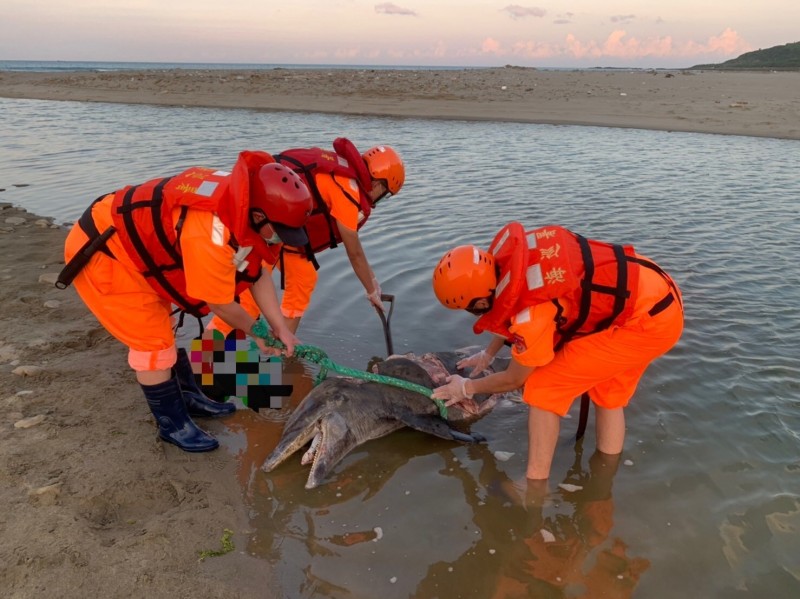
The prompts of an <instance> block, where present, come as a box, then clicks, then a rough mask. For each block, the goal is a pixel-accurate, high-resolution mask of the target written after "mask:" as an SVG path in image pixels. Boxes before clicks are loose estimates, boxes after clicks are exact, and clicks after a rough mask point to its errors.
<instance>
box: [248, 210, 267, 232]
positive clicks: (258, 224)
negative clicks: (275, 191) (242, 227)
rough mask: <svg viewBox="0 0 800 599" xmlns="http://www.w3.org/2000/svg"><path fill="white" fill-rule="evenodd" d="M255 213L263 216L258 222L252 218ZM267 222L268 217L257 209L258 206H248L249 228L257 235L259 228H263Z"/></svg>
mask: <svg viewBox="0 0 800 599" xmlns="http://www.w3.org/2000/svg"><path fill="white" fill-rule="evenodd" d="M255 214H260V215H262V216H263V219H262V220H261V221H260V222H257V221H256V219H255V218H254V215H255ZM268 224H269V219H268V218H267V215H266V214H264V212H263V211H261V210H259V209H258V208H250V228H251V229H253V230H254V231H255V232H256V233H258V234H259V235H260V234H261V229H263V228H264V227H265V226H266V225H268Z"/></svg>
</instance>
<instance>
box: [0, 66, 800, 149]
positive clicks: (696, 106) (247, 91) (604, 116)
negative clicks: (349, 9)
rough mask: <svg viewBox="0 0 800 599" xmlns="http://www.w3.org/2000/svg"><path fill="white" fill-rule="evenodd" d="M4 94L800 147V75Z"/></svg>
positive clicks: (404, 77)
mask: <svg viewBox="0 0 800 599" xmlns="http://www.w3.org/2000/svg"><path fill="white" fill-rule="evenodd" d="M0 97H7V98H36V99H46V100H73V101H90V102H123V103H133V104H159V105H169V106H175V105H178V106H205V107H220V108H251V109H257V110H291V111H303V112H325V113H336V114H354V115H384V116H395V117H411V118H435V119H465V120H483V121H511V122H525V123H548V124H560V125H595V126H608V127H632V128H640V129H657V130H666V131H690V132H699V133H718V134H730V135H749V136H759V137H777V138H785V139H800V73H798V72H718V71H662V70H658V71H656V70H652V71H632V72H627V71H605V70H597V71H591V70H590V71H542V70H536V69H532V68H521V67H502V68H490V69H463V70H372V69H362V70H359V69H272V70H250V71H247V70H241V71H238V70H197V71H194V70H183V69H172V70H164V71H124V72H106V73H88V72H75V73H19V72H8V71H7V72H0Z"/></svg>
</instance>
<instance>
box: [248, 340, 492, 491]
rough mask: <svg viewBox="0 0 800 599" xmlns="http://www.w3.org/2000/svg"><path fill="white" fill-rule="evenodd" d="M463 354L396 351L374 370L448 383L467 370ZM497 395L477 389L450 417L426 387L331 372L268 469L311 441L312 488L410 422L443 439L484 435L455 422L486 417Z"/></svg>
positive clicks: (298, 413)
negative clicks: (364, 447)
mask: <svg viewBox="0 0 800 599" xmlns="http://www.w3.org/2000/svg"><path fill="white" fill-rule="evenodd" d="M463 357H464V355H462V354H459V353H457V352H437V353H430V354H424V355H423V356H419V357H417V356H415V355H414V354H406V355H404V356H391V357H389V358H388V359H386V360H385V361H383V362H380V363H379V364H377V366H376V368H374V370H377V372H378V374H385V375H387V376H392V377H395V378H399V379H403V380H406V381H410V382H413V383H417V384H419V385H423V386H425V387H428V388H429V389H433V388H434V387H437V386H439V385H441V384H443V383H444V377H445V376H446V375H447V374H453V373H457V374H461V375H462V376H467V373H465V372H463V371H459V370H458V369H457V368H456V362H458V360H460V359H461V358H463ZM496 401H497V400H496V398H495V396H488V395H483V396H481V395H476V396H475V398H474V399H473V400H472V401H471V402H469V403H468V404H467V405H465V406H463V407H461V406H459V407H456V406H451V407H449V408H448V418H447V420H444V419H442V418H441V417H440V416H439V409H438V407H437V406H436V404H435V403H434V402H433V401H432V400H431V399H429V398H428V397H425V396H424V395H422V394H421V393H417V392H415V391H408V390H405V389H401V388H399V387H393V386H390V385H385V384H382V383H373V382H367V381H363V380H358V379H351V378H343V377H337V378H329V379H326V380H325V381H323V382H322V383H320V384H319V385H317V386H316V387H315V388H314V389H312V390H311V392H310V393H309V394H308V395H307V396H306V397H305V398H304V399H303V400H302V401H301V402H300V404H299V405H298V406H297V408H296V409H295V411H294V412H293V413H292V415H291V417H290V418H289V420H288V421H287V422H286V426H285V427H284V429H283V434H282V436H281V439H280V441H279V442H278V445H277V446H276V447H275V449H274V450H273V451H272V453H271V454H270V455H269V457H268V458H267V460H266V461H265V462H264V465H263V466H262V469H263V470H264V471H266V472H270V471H272V470H274V469H275V468H276V467H277V466H278V465H280V464H281V463H282V462H283V461H285V460H286V459H287V458H288V457H289V456H291V455H292V454H293V453H295V452H296V451H297V450H298V449H300V448H301V447H303V446H305V445H306V444H307V443H309V442H311V448H310V449H309V450H308V451H307V452H306V453H305V455H304V456H303V458H302V460H301V462H302V463H303V464H307V463H308V462H311V471H310V472H309V475H308V480H307V482H306V488H307V489H313V488H314V487H317V486H318V485H320V484H321V483H322V482H324V481H325V479H326V478H328V476H329V475H330V474H331V472H332V471H333V469H334V467H335V466H336V465H337V464H338V463H339V462H340V461H341V460H342V459H343V458H344V457H345V456H346V455H347V454H348V453H350V452H351V451H352V450H353V449H354V448H355V447H357V446H358V445H361V444H362V443H365V442H367V441H369V440H371V439H377V438H379V437H383V436H385V435H388V434H389V433H392V432H394V431H396V430H399V429H401V428H403V427H405V426H408V427H410V428H413V429H416V430H418V431H422V432H423V433H428V434H430V435H435V436H437V437H441V438H443V439H450V440H454V441H466V442H475V441H481V440H483V439H482V438H480V437H479V436H476V435H469V434H466V433H464V432H461V431H458V430H455V429H454V428H453V427H454V426H459V427H461V428H462V429H463V427H464V426H466V425H469V424H471V423H472V422H475V421H476V420H478V419H480V418H482V417H483V416H485V415H486V414H488V413H489V412H490V411H491V410H492V408H493V407H494V406H495V404H496Z"/></svg>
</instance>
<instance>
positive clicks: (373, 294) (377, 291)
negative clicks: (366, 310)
mask: <svg viewBox="0 0 800 599" xmlns="http://www.w3.org/2000/svg"><path fill="white" fill-rule="evenodd" d="M367 299H368V300H369V301H370V303H371V304H372V305H373V306H375V307H376V308H377V309H378V310H380V311H381V312H385V311H386V310H385V309H384V307H383V300H382V299H381V286H380V285H379V284H378V280H377V279H372V291H369V292H367Z"/></svg>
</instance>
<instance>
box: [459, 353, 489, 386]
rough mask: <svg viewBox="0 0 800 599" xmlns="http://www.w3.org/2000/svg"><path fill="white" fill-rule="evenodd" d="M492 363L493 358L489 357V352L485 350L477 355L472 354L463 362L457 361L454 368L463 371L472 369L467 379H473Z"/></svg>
mask: <svg viewBox="0 0 800 599" xmlns="http://www.w3.org/2000/svg"><path fill="white" fill-rule="evenodd" d="M492 362H494V356H490V355H489V352H487V351H486V350H485V349H482V350H481V351H479V352H478V353H477V354H472V355H471V356H470V357H468V358H464V359H463V360H459V362H458V363H457V364H456V368H459V369H465V368H472V370H471V371H470V373H469V378H471V379H474V378H475V377H476V376H478V375H479V374H480V373H482V372H483V371H484V370H486V369H487V368H489V366H491V365H492Z"/></svg>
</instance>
